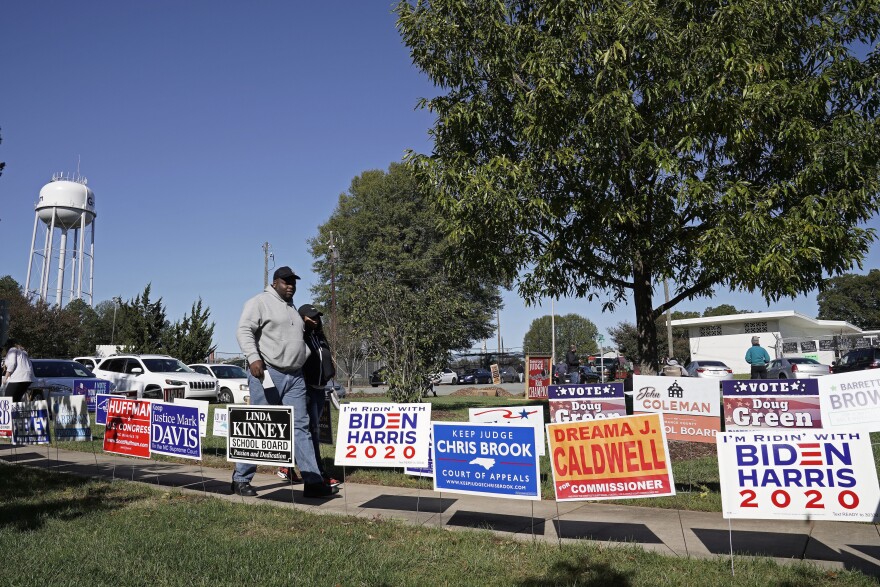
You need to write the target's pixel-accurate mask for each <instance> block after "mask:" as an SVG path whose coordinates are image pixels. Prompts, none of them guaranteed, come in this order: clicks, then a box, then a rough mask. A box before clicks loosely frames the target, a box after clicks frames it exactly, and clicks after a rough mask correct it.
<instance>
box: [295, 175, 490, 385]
mask: <svg viewBox="0 0 880 587" xmlns="http://www.w3.org/2000/svg"><path fill="white" fill-rule="evenodd" d="M419 188H420V186H419V184H418V183H417V182H416V181H415V179H414V178H413V175H412V173H411V171H410V169H409V168H408V167H407V166H406V165H403V164H400V163H394V164H392V165H391V166H390V167H389V168H388V171H387V172H384V171H381V170H373V171H366V172H364V173H362V174H361V175H359V176H357V177H355V178H354V179H353V180H352V182H351V187H350V188H349V191H348V192H347V193H343V194H342V195H340V196H339V202H338V204H337V207H336V209H335V210H334V212H333V214H332V215H331V217H330V218H329V219H328V220H327V222H325V223H324V224H322V225H321V226H320V227H319V229H318V235H317V236H316V237H314V238H312V239H310V240H309V247H310V252H311V254H312V257H313V258H314V259H315V261H314V264H313V268H314V271H315V273H316V274H317V275H319V276H320V277H321V281H320V283H319V285H318V286H316V287H315V288H314V289H313V292H312V293H313V294H314V296H315V299H314V303H315V304H316V305H319V306H321V307H324V308H330V306H331V304H330V302H331V289H330V284H331V277H333V281H334V283H335V287H336V302H337V308H336V314H337V316H335V318H337V322H338V323H339V324H340V325H341V324H343V323H344V324H346V327H347V328H348V329H349V330H348V331H347V334H346V336H347V337H348V341H347V342H346V344H347V345H349V346H356V347H357V346H360V347H361V348H363V349H364V350H365V351H366V352H367V353H368V354H370V355H371V356H373V357H375V358H378V359H381V360H382V361H383V362H385V363H386V364H387V366H388V369H389V387H390V389H392V393H393V397H394V398H395V399H396V400H402V399H407V400H409V399H416V398H418V397H419V395H420V393H421V388H422V386H423V384H424V381H426V378H427V376H428V375H429V374H430V373H431V372H433V371H436V370H439V369H440V368H441V367H443V366H444V364H445V362H446V361H447V360H448V357H449V353H450V351H453V350H458V349H464V348H468V347H470V345H471V343H472V342H473V341H474V340H479V339H482V338H486V337H488V336H489V335H491V333H492V331H493V318H494V315H495V310H496V308H497V307H498V306H499V304H500V297H499V295H498V288H497V287H495V286H494V285H492V284H491V283H490V282H489V281H488V280H487V279H486V278H485V277H484V276H483V275H482V274H481V273H479V272H474V271H462V270H459V269H458V268H454V270H452V271H448V270H447V266H446V264H445V261H446V260H447V259H448V258H450V257H451V256H452V255H453V253H452V251H450V244H449V242H448V241H447V240H446V238H445V235H444V233H443V232H442V231H440V230H439V229H438V227H437V221H436V216H435V215H434V214H433V213H432V211H431V209H430V205H429V202H428V200H427V198H426V195H425V193H424V192H423V191H422V190H420V189H419ZM331 232H332V235H333V241H332V242H333V243H335V247H336V248H335V252H336V261H335V265H334V264H332V263H331V262H330V249H329V243H330V242H331ZM300 302H301V300H300ZM325 318H326V319H327V324H326V326H325V329H326V330H327V331H328V335H329V334H332V320H333V318H334V316H332V315H330V313H329V312H328V314H327V315H326V316H325ZM331 342H333V341H332V336H331ZM337 356H338V354H337ZM340 367H342V366H341V365H340Z"/></svg>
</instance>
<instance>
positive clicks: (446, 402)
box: [57, 395, 880, 512]
mask: <svg viewBox="0 0 880 587" xmlns="http://www.w3.org/2000/svg"><path fill="white" fill-rule="evenodd" d="M349 401H370V402H385V401H388V399H387V398H386V397H385V396H383V395H367V396H361V397H355V398H351V399H350V400H349ZM426 401H429V402H430V403H431V404H432V407H431V416H432V419H433V420H436V421H451V422H467V420H468V408H479V407H486V406H506V405H517V406H519V405H543V406H544V410H545V414H544V416H545V420H546V421H548V422H549V421H550V416H549V408H548V406H547V402H546V401H544V402H542V401H540V400H524V399H522V397H519V398H509V397H470V396H441V397H431V398H429V399H427V400H426ZM217 407H223V406H217V405H213V404H212V405H211V406H210V411H209V422H212V421H213V413H214V410H215V409H216V408H217ZM331 413H332V420H333V432H334V435H335V433H336V430H337V420H338V416H339V413H338V412H337V411H336V410H331ZM92 431H93V434H94V437H95V440H93V441H92V442H91V443H87V442H59V443H57V445H58V446H59V447H60V448H65V449H70V450H82V451H87V452H91V451H92V450H96V451H98V452H100V451H101V450H102V449H101V443H102V439H103V434H104V428H103V426H98V425H94V424H93V425H92ZM872 439H873V440H874V442H875V443H878V442H880V433H877V434H872ZM321 450H322V456H323V458H324V466H325V468H326V470H327V471H328V472H330V474H331V475H332V476H334V477H336V478H337V479H340V480H343V479H344V480H348V481H351V482H353V483H365V484H374V485H388V486H396V487H417V486H418V485H421V486H422V487H424V486H425V483H426V480H424V479H422V480H420V478H418V477H410V476H407V475H404V474H403V470H401V469H377V468H351V467H348V468H346V469H344V470H343V468H342V467H336V466H335V465H334V464H333V457H334V453H335V446H331V445H323V446H322V449H321ZM670 451H671V454H672V456H673V462H672V469H673V476H674V478H675V482H676V486H677V495H675V496H672V497H658V498H647V499H630V500H619V501H616V502H611V503H620V504H623V505H639V506H645V507H658V508H668V509H682V510H694V511H705V512H720V511H721V494H720V493H719V479H718V459H717V457H716V455H715V451H714V445H708V444H704V443H686V442H676V441H673V442H670ZM202 453H203V461H202V462H203V464H204V465H205V466H206V467H213V468H218V469H229V470H230V472H231V470H232V468H233V466H234V464H233V463H229V462H228V461H226V439H225V438H222V437H214V436H212V435H211V426H210V424H209V426H208V437H207V438H204V439H203V447H202ZM153 458H154V459H156V460H164V461H176V462H185V461H180V460H178V459H174V458H171V457H164V456H155V457H153ZM874 460H875V464H876V463H880V450H878V445H877V444H875V446H874ZM190 462H191V461H190ZM259 470H260V471H261V472H271V471H272V468H264V467H260V468H259ZM230 475H231V473H230ZM541 479H542V486H541V495H542V496H543V497H544V499H553V498H554V492H553V483H552V481H553V478H552V474H551V472H550V462H549V459H548V458H547V457H546V456H545V457H541ZM427 482H429V480H428V481H427Z"/></svg>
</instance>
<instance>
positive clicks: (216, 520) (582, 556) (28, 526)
mask: <svg viewBox="0 0 880 587" xmlns="http://www.w3.org/2000/svg"><path fill="white" fill-rule="evenodd" d="M0 557H2V560H3V563H2V564H0V585H3V586H8V587H16V586H32V585H51V586H53V587H65V586H74V585H76V586H79V585H83V584H85V585H96V586H100V585H113V586H126V585H157V586H164V585H186V586H187V587H193V586H211V587H214V586H225V585H259V586H272V585H322V586H323V585H331V586H332V585H344V586H349V585H395V586H397V585H418V586H424V585H432V586H433V585H480V586H493V585H499V586H511V585H520V586H533V587H537V586H539V585H541V586H543V585H594V586H599V585H602V586H612V587H613V586H618V585H620V586H631V587H639V586H651V587H654V586H661V585H717V586H722V585H789V586H798V587H801V586H804V587H809V586H814V585H815V586H819V585H835V586H836V585H846V586H850V585H851V586H861V585H876V582H875V580H874V579H873V578H870V577H867V576H865V575H862V574H860V573H858V572H853V571H827V570H823V569H820V568H818V567H815V566H812V565H809V564H803V563H799V564H792V565H777V564H776V563H775V562H773V561H771V560H768V559H759V558H736V559H735V569H736V574H735V575H734V576H731V573H730V561H729V559H728V558H727V557H719V558H715V559H711V560H702V559H688V558H675V557H670V556H664V555H659V554H653V553H648V552H645V551H643V550H641V549H639V548H625V547H610V548H608V547H602V546H596V545H590V544H584V543H572V544H564V545H562V546H561V547H560V546H558V545H556V544H546V543H543V542H534V543H533V542H521V541H515V540H507V539H503V538H499V537H497V536H495V535H493V534H491V533H489V532H471V531H461V532H449V531H445V530H439V529H437V528H431V527H413V526H407V525H403V524H402V523H398V522H394V521H389V520H383V519H381V518H378V517H377V518H373V519H361V518H348V517H340V516H327V515H315V514H309V513H306V512H304V511H298V510H293V509H288V508H281V507H277V506H269V505H250V504H242V503H236V502H228V501H225V500H220V499H216V498H212V497H205V496H198V495H196V496H193V495H189V494H183V493H181V492H178V491H173V490H171V491H163V490H159V489H154V488H151V487H148V486H146V485H143V484H134V483H128V482H125V481H116V482H109V481H104V480H92V479H84V478H80V477H76V476H72V475H65V474H63V473H54V472H48V471H44V470H40V469H30V468H25V467H15V466H10V465H2V464H0Z"/></svg>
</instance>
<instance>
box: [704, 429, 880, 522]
mask: <svg viewBox="0 0 880 587" xmlns="http://www.w3.org/2000/svg"><path fill="white" fill-rule="evenodd" d="M717 441H718V445H717V447H718V469H719V473H720V480H721V505H722V513H723V514H724V517H725V518H753V519H780V520H836V521H847V522H871V523H873V522H877V521H878V520H880V513H878V511H877V504H878V503H880V487H878V483H877V469H876V467H875V465H874V455H873V452H872V450H871V439H870V436H869V435H868V433H867V432H861V431H860V432H831V431H828V430H778V431H777V430H746V431H740V432H725V433H722V434H719V435H718V437H717Z"/></svg>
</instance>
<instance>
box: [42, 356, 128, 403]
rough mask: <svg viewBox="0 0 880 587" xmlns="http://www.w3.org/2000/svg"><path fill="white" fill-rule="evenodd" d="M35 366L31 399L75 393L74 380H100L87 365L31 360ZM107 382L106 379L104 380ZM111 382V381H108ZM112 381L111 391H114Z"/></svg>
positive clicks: (61, 361)
mask: <svg viewBox="0 0 880 587" xmlns="http://www.w3.org/2000/svg"><path fill="white" fill-rule="evenodd" d="M31 364H32V365H33V366H34V381H33V383H31V386H30V388H29V389H30V390H31V397H33V398H34V399H45V400H48V399H49V394H50V393H52V392H53V391H68V392H71V391H73V381H74V379H99V378H98V377H96V376H95V374H94V373H92V371H91V370H89V369H88V367H86V366H85V365H83V364H81V363H79V362H77V361H69V360H67V359H31ZM102 380H105V379H102ZM106 381H110V380H106ZM114 390H115V387H114V386H113V383H112V381H111V382H110V385H109V391H114Z"/></svg>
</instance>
